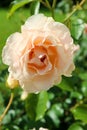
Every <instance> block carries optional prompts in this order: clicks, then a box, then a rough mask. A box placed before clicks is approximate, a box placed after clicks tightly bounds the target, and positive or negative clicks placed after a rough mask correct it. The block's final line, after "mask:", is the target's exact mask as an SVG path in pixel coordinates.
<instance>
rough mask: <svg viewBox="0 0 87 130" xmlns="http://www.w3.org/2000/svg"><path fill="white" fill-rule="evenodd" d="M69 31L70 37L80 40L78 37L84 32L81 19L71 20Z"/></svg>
mask: <svg viewBox="0 0 87 130" xmlns="http://www.w3.org/2000/svg"><path fill="white" fill-rule="evenodd" d="M70 30H71V34H72V36H73V37H74V38H75V39H76V40H78V39H79V38H80V36H81V35H82V33H83V30H84V23H83V20H81V19H76V18H74V19H72V20H71V27H70Z"/></svg>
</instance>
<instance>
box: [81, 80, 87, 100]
mask: <svg viewBox="0 0 87 130" xmlns="http://www.w3.org/2000/svg"><path fill="white" fill-rule="evenodd" d="M81 90H82V92H83V94H84V96H86V97H87V81H83V82H82V87H81Z"/></svg>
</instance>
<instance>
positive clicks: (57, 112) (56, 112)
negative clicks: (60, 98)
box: [47, 103, 64, 126]
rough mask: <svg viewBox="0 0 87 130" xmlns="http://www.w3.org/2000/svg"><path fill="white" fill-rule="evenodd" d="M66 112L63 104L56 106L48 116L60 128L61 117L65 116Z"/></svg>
mask: <svg viewBox="0 0 87 130" xmlns="http://www.w3.org/2000/svg"><path fill="white" fill-rule="evenodd" d="M63 114H64V110H63V108H62V106H61V104H60V103H59V104H54V105H53V106H52V107H51V109H50V110H49V111H48V112H47V115H48V116H49V117H50V118H51V120H52V121H53V123H54V124H55V125H56V126H58V125H59V123H60V120H59V117H61V116H63Z"/></svg>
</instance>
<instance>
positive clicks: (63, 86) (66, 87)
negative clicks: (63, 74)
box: [58, 79, 73, 91]
mask: <svg viewBox="0 0 87 130" xmlns="http://www.w3.org/2000/svg"><path fill="white" fill-rule="evenodd" d="M58 87H59V88H61V89H62V90H64V91H73V88H72V87H71V86H70V84H68V82H67V80H66V79H62V82H61V83H60V84H59V85H58Z"/></svg>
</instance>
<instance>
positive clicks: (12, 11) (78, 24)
mask: <svg viewBox="0 0 87 130" xmlns="http://www.w3.org/2000/svg"><path fill="white" fill-rule="evenodd" d="M43 1H44V3H46V4H47V2H48V3H49V4H50V6H52V4H53V0H43ZM21 2H24V3H26V4H23V6H21ZM80 2H81V0H58V1H56V4H55V7H54V8H53V11H54V17H55V20H56V21H59V22H64V19H65V18H66V17H67V16H68V15H69V14H70V12H72V10H73V9H74V8H75V6H76V5H78V4H79V3H80ZM35 12H38V13H39V12H40V13H44V14H45V15H46V16H51V15H52V12H51V11H50V9H49V8H48V7H46V6H45V5H44V4H43V3H41V2H39V1H38V0H37V1H33V0H32V1H29V0H3V1H2V0H0V115H1V114H2V112H3V111H4V109H5V107H6V106H7V104H8V101H9V98H10V94H11V90H10V89H9V88H8V87H7V85H6V79H7V76H8V66H6V65H4V64H3V63H2V58H1V53H2V48H3V46H4V45H5V43H6V39H7V38H8V36H9V35H10V34H12V33H14V32H17V31H18V32H20V31H21V30H20V27H21V25H22V24H24V22H25V20H26V19H27V18H28V17H29V16H31V15H33V14H34V13H35ZM64 23H65V24H66V25H67V26H68V28H69V29H70V32H71V35H72V37H73V39H74V43H75V44H78V45H80V50H79V51H78V52H77V53H76V55H75V57H74V62H75V65H76V69H75V71H74V72H73V74H72V77H70V78H66V77H64V76H63V80H62V82H61V84H59V85H55V86H54V87H53V88H51V89H50V90H49V91H47V92H46V91H44V92H41V93H39V94H29V95H28V97H27V98H26V99H25V100H23V99H22V98H21V95H22V90H21V88H20V87H18V88H15V90H14V93H15V97H14V100H13V102H12V105H11V107H10V109H9V111H8V113H7V114H6V116H5V118H4V120H3V121H2V123H1V124H0V130H32V129H33V128H35V129H36V130H39V128H40V127H43V128H47V129H49V130H87V1H85V2H84V4H83V5H82V6H81V7H79V9H78V10H77V11H76V12H75V13H74V14H73V15H72V16H71V17H70V18H69V19H68V20H67V21H65V22H64Z"/></svg>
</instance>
